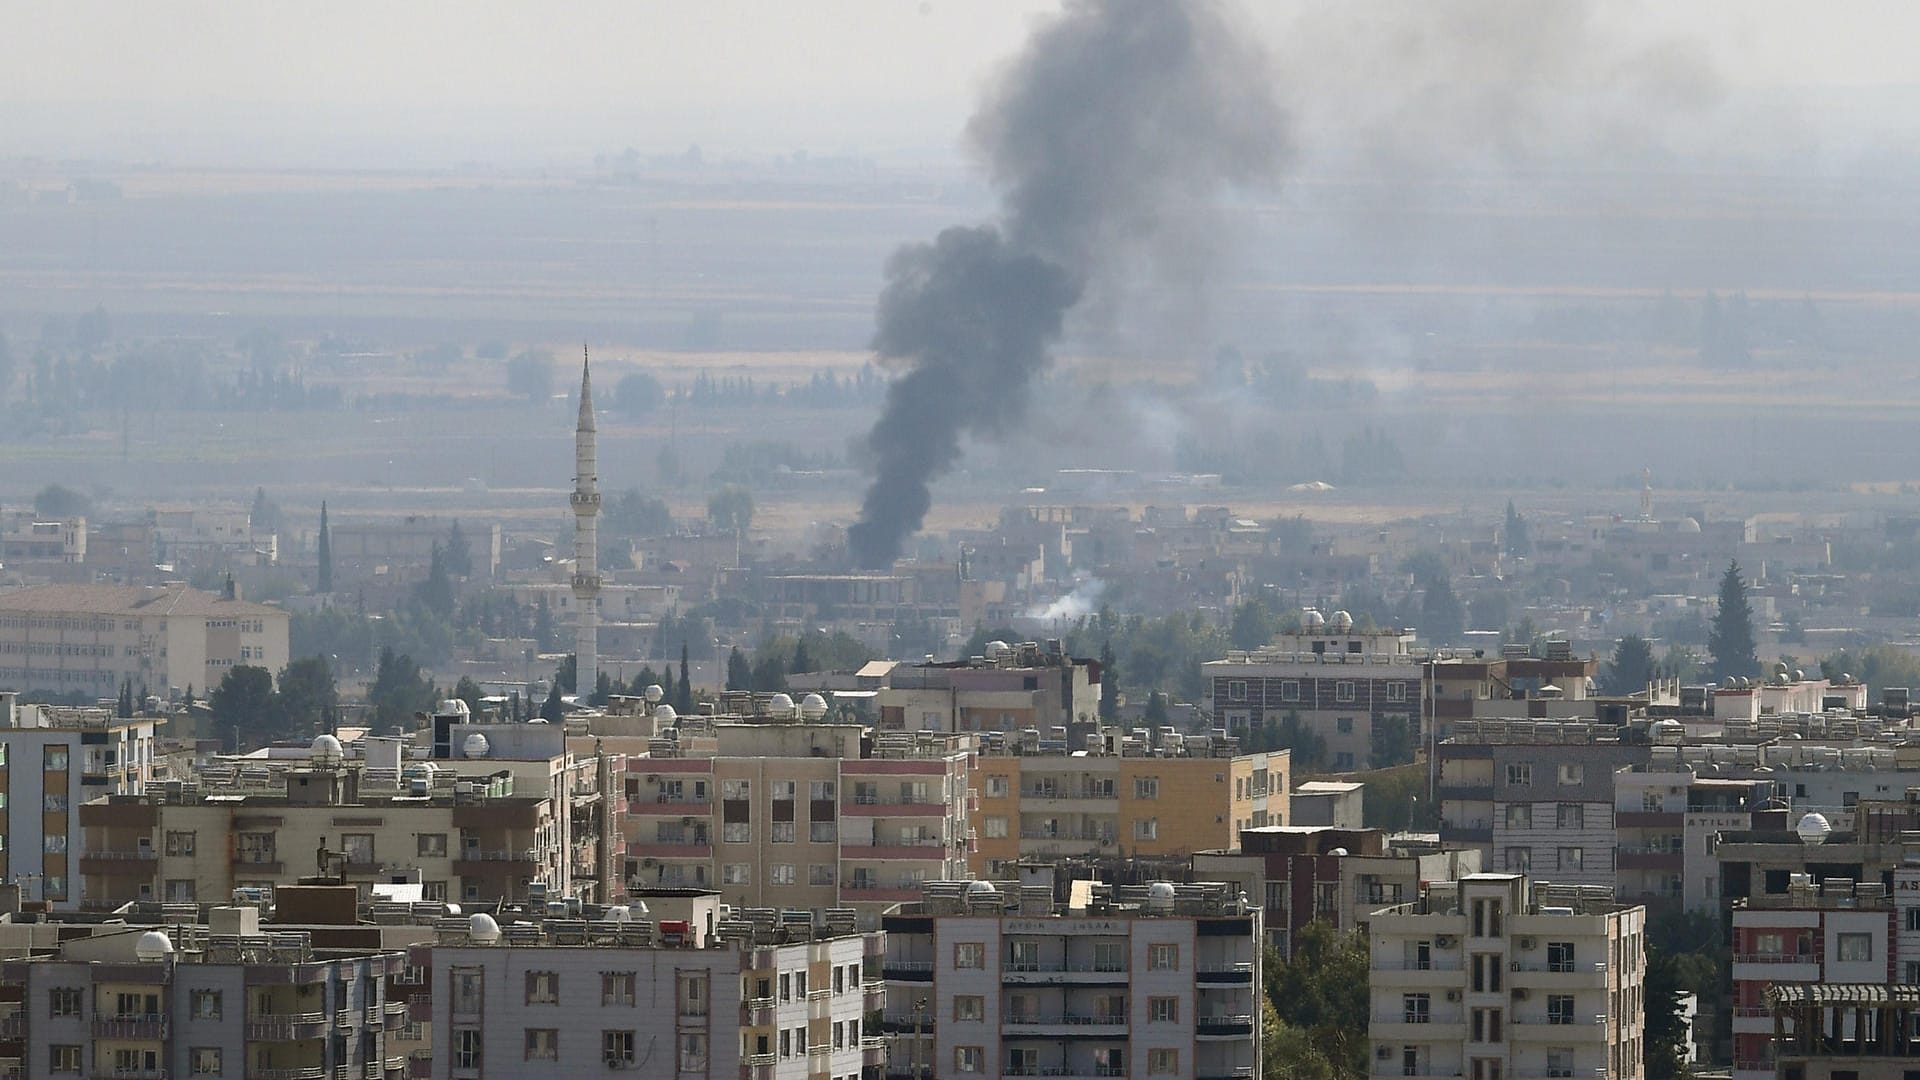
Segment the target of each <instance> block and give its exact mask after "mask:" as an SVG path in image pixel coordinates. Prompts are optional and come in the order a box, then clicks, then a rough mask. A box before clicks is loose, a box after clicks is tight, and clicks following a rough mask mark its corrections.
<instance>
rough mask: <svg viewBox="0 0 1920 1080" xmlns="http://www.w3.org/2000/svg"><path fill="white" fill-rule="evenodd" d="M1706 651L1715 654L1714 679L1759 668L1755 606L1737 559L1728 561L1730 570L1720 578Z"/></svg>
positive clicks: (1720, 681) (1751, 672)
mask: <svg viewBox="0 0 1920 1080" xmlns="http://www.w3.org/2000/svg"><path fill="white" fill-rule="evenodd" d="M1707 652H1708V654H1709V655H1711V656H1712V657H1713V664H1712V666H1711V667H1710V668H1709V669H1708V670H1709V675H1710V677H1711V678H1712V679H1713V681H1715V682H1719V683H1724V682H1726V681H1727V680H1728V679H1730V678H1732V677H1734V676H1736V675H1754V674H1757V673H1758V672H1759V671H1760V656H1759V650H1758V648H1757V647H1756V645H1755V644H1754V639H1753V608H1752V607H1751V606H1750V605H1748V603H1747V583H1746V581H1744V580H1743V579H1742V578H1741V576H1740V563H1739V562H1738V561H1735V562H1730V563H1728V564H1727V572H1726V573H1725V574H1724V575H1722V576H1721V578H1720V610H1719V611H1717V612H1715V613H1714V616H1713V630H1712V632H1711V633H1710V634H1709V635H1708V637H1707Z"/></svg>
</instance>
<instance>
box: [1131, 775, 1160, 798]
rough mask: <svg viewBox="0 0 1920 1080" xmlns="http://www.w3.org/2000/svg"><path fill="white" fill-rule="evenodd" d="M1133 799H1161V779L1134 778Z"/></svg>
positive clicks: (1152, 777)
mask: <svg viewBox="0 0 1920 1080" xmlns="http://www.w3.org/2000/svg"><path fill="white" fill-rule="evenodd" d="M1133 797H1134V798H1136V799H1157V798H1159V797H1160V778H1159V777H1157V776H1136V777H1134V779H1133Z"/></svg>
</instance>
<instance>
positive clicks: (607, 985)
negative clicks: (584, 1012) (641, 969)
mask: <svg viewBox="0 0 1920 1080" xmlns="http://www.w3.org/2000/svg"><path fill="white" fill-rule="evenodd" d="M600 1004H602V1005H631V1004H633V972H631V971H603V972H601V973H600Z"/></svg>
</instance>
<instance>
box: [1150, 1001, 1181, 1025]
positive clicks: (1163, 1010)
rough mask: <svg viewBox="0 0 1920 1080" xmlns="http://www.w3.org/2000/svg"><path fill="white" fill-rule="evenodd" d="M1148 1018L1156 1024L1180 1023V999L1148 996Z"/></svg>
mask: <svg viewBox="0 0 1920 1080" xmlns="http://www.w3.org/2000/svg"><path fill="white" fill-rule="evenodd" d="M1147 1019H1148V1020H1150V1021H1152V1022H1153V1023H1156V1024H1177V1023H1179V1022H1180V999H1179V998H1175V997H1155V998H1148V999H1147Z"/></svg>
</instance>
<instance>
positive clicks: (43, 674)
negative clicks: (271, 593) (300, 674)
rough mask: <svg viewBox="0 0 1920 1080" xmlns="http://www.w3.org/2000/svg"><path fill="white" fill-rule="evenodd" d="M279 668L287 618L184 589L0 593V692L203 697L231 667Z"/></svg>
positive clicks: (56, 588) (57, 588)
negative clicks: (140, 691)
mask: <svg viewBox="0 0 1920 1080" xmlns="http://www.w3.org/2000/svg"><path fill="white" fill-rule="evenodd" d="M239 664H250V665H253V666H255V667H263V668H266V669H268V670H269V671H272V672H274V673H275V674H276V675H277V674H278V673H279V671H280V669H281V668H283V667H286V666H287V613H286V612H284V611H282V610H280V609H279V608H272V607H267V606H265V605H264V604H250V603H247V602H246V601H244V600H240V599H236V598H235V597H233V596H230V595H223V594H220V593H210V592H203V591H201V590H199V589H194V588H190V587H188V586H186V585H183V584H179V583H175V584H171V585H43V586H39V587H36V588H30V589H18V590H15V591H13V592H7V593H0V685H5V686H9V687H12V688H14V689H18V690H44V691H50V692H54V693H61V694H67V693H73V692H75V691H78V692H80V693H85V694H93V695H96V696H99V697H111V696H113V695H114V694H116V693H118V692H119V690H120V686H121V684H122V683H124V682H127V681H129V680H131V681H132V683H133V685H134V686H135V687H136V688H138V687H142V686H144V687H148V688H149V689H150V690H151V691H152V692H153V693H155V694H160V695H163V696H164V695H166V694H167V693H168V692H169V690H184V689H185V688H187V687H189V686H191V687H194V688H195V692H196V693H199V694H203V695H204V694H205V693H206V691H207V688H208V687H212V686H218V685H219V684H220V680H222V679H224V678H226V675H227V672H229V671H231V670H232V669H233V668H234V667H235V666H236V665H239Z"/></svg>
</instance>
